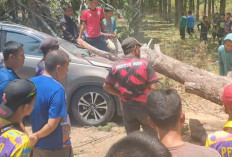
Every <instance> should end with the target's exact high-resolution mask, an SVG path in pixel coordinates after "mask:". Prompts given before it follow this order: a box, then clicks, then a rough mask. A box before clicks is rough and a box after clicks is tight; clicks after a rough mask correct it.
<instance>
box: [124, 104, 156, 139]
mask: <svg viewBox="0 0 232 157" xmlns="http://www.w3.org/2000/svg"><path fill="white" fill-rule="evenodd" d="M122 105H123V106H122V108H123V122H124V125H125V128H126V133H127V134H129V133H132V132H134V131H139V130H140V126H142V128H143V131H144V132H146V133H149V134H153V135H154V134H155V135H156V132H155V130H154V129H153V128H151V126H150V125H149V123H148V116H149V112H148V110H147V109H146V105H141V104H140V103H138V102H136V101H128V102H122Z"/></svg>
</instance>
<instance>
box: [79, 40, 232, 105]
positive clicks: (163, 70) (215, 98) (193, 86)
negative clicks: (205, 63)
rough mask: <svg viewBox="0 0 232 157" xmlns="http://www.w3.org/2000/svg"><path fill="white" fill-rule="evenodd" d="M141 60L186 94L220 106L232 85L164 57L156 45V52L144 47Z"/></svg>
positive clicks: (107, 54) (104, 53) (102, 53)
mask: <svg viewBox="0 0 232 157" xmlns="http://www.w3.org/2000/svg"><path fill="white" fill-rule="evenodd" d="M79 44H82V46H83V47H85V48H87V49H88V50H89V51H90V52H92V53H94V54H96V55H100V56H101V57H104V58H107V59H109V60H111V61H116V60H120V59H121V58H122V56H114V55H112V54H110V53H107V52H104V51H101V50H99V49H96V48H94V47H92V46H91V45H89V44H88V43H86V42H84V41H83V40H82V41H80V42H79ZM141 58H145V59H148V60H150V61H151V62H152V63H153V65H154V68H155V71H156V72H158V73H160V74H163V75H165V76H167V77H169V78H171V79H173V80H175V81H177V82H179V83H181V84H184V86H185V91H186V92H188V93H192V94H195V95H198V96H200V97H202V98H204V99H207V100H209V101H212V102H214V103H216V104H219V105H222V102H221V95H222V92H223V90H224V87H225V86H226V85H228V84H232V79H231V78H230V77H223V76H219V75H216V74H213V73H210V72H208V71H206V70H203V69H199V68H196V67H194V66H192V65H188V64H186V63H182V62H181V61H178V60H176V59H173V58H171V57H169V56H167V55H164V54H163V53H162V52H161V51H160V47H159V45H155V48H154V50H151V49H150V48H148V46H146V45H143V46H142V47H141Z"/></svg>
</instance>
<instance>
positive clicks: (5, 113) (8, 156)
mask: <svg viewBox="0 0 232 157" xmlns="http://www.w3.org/2000/svg"><path fill="white" fill-rule="evenodd" d="M35 99H36V87H35V85H34V83H32V82H31V81H29V80H24V79H16V80H14V81H11V82H10V83H9V84H8V85H7V86H6V89H5V91H4V95H3V102H2V104H1V105H0V145H1V149H0V150H1V151H0V156H1V157H29V156H30V153H31V150H32V143H31V142H30V140H29V138H28V136H27V134H26V133H25V132H24V131H23V128H21V126H20V124H21V123H22V119H23V117H25V116H28V115H30V113H31V111H32V109H33V107H34V103H35Z"/></svg>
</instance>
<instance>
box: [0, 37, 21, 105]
mask: <svg viewBox="0 0 232 157" xmlns="http://www.w3.org/2000/svg"><path fill="white" fill-rule="evenodd" d="M24 59H25V56H24V50H23V44H21V43H18V42H16V41H8V42H6V43H5V44H4V47H3V64H2V65H1V68H0V103H2V96H3V93H4V90H5V88H6V86H7V85H8V83H10V82H11V81H13V80H15V79H19V76H18V75H17V74H16V73H15V70H17V69H19V68H21V67H22V66H23V64H24Z"/></svg>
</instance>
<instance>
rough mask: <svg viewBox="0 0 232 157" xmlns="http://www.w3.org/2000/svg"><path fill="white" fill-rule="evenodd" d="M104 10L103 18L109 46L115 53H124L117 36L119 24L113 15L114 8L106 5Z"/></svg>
mask: <svg viewBox="0 0 232 157" xmlns="http://www.w3.org/2000/svg"><path fill="white" fill-rule="evenodd" d="M104 12H105V18H104V19H103V23H104V26H105V29H106V33H104V36H105V37H106V39H107V40H106V43H107V47H108V48H109V50H110V52H112V53H114V54H123V50H122V46H121V43H120V42H119V40H118V38H117V25H116V20H115V18H114V17H113V10H112V9H111V8H110V7H106V8H105V9H104Z"/></svg>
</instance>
